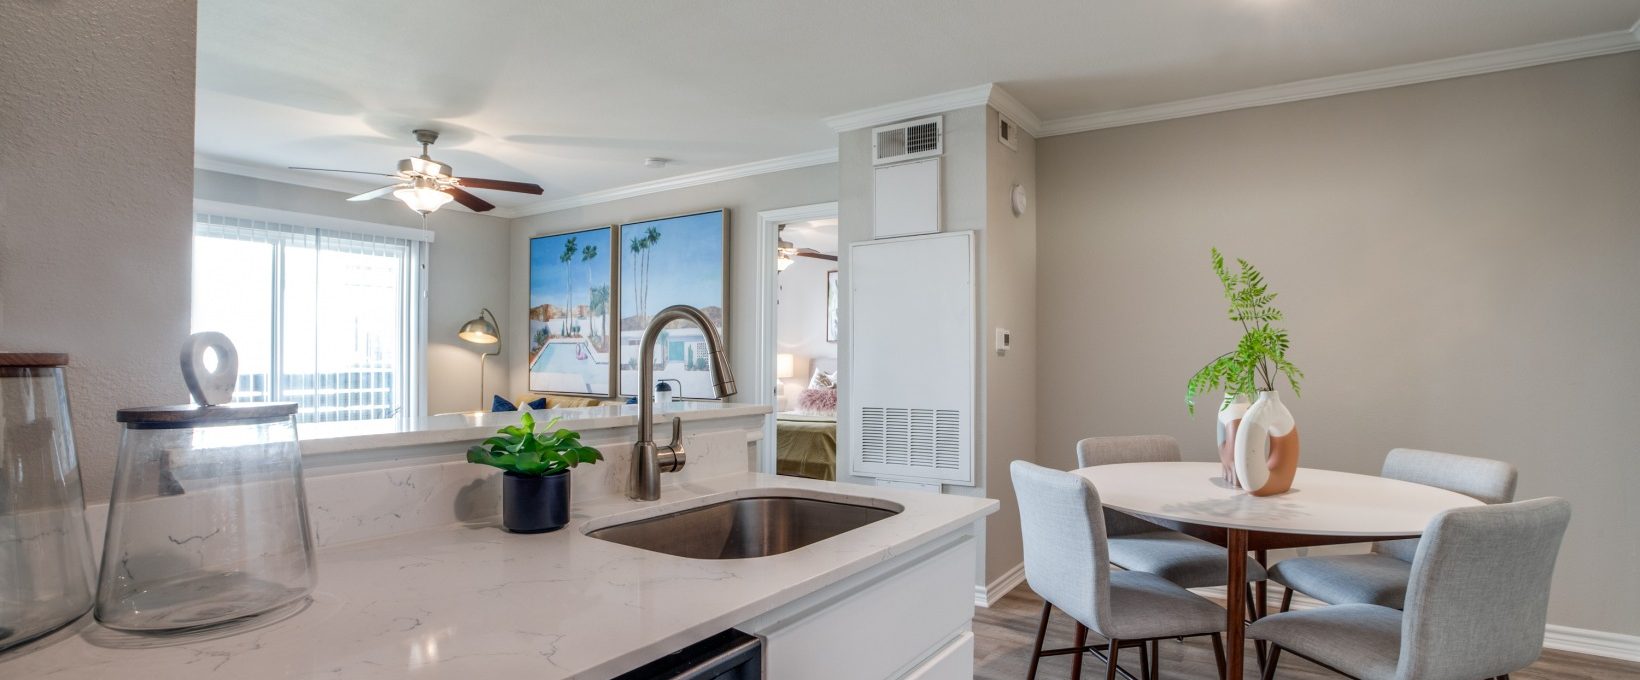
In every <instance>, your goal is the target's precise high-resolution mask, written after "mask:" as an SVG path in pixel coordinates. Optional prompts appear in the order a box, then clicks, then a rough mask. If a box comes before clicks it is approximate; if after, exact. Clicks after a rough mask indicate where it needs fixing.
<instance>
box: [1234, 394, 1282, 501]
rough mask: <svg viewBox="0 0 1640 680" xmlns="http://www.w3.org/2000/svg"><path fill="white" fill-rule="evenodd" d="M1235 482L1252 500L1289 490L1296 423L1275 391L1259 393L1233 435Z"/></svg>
mask: <svg viewBox="0 0 1640 680" xmlns="http://www.w3.org/2000/svg"><path fill="white" fill-rule="evenodd" d="M1235 441H1236V451H1235V466H1236V478H1237V480H1239V481H1240V482H1241V487H1242V488H1243V489H1246V490H1247V492H1248V493H1250V494H1252V495H1254V496H1273V495H1275V494H1278V493H1285V492H1286V491H1287V490H1288V489H1291V488H1292V487H1293V477H1294V476H1295V475H1296V474H1297V473H1298V423H1297V422H1296V421H1294V420H1293V413H1292V412H1291V411H1288V410H1287V407H1286V406H1285V405H1283V404H1282V403H1281V395H1280V394H1277V393H1276V392H1275V391H1267V392H1259V393H1258V401H1255V402H1253V405H1252V406H1251V407H1249V408H1248V409H1247V413H1246V415H1244V416H1242V419H1241V426H1240V427H1238V428H1237V429H1236V433H1235Z"/></svg>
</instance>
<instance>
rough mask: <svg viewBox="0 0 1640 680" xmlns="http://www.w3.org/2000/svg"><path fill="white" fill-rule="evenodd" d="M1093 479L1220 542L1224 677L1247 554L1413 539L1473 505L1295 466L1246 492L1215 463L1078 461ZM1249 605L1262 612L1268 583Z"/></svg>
mask: <svg viewBox="0 0 1640 680" xmlns="http://www.w3.org/2000/svg"><path fill="white" fill-rule="evenodd" d="M1075 473H1076V474H1078V475H1081V476H1083V477H1086V478H1087V479H1089V480H1091V481H1092V482H1093V486H1094V488H1096V489H1098V490H1099V498H1100V501H1101V502H1103V503H1104V505H1105V507H1107V508H1112V509H1114V510H1119V511H1121V512H1124V513H1127V514H1130V515H1136V516H1139V517H1141V518H1143V519H1146V520H1148V521H1150V522H1153V523H1155V524H1159V525H1161V526H1163V527H1167V528H1169V529H1173V530H1176V531H1180V532H1183V533H1185V534H1188V535H1190V536H1195V537H1196V538H1200V539H1203V540H1206V541H1209V542H1212V543H1214V544H1217V545H1221V546H1224V548H1225V558H1226V564H1227V565H1228V572H1229V577H1228V578H1227V579H1226V583H1225V598H1224V599H1225V617H1226V619H1225V625H1226V628H1225V648H1226V649H1225V656H1226V665H1227V669H1226V670H1227V671H1228V674H1227V676H1226V677H1228V678H1230V679H1231V680H1240V679H1241V677H1242V667H1243V665H1244V663H1245V662H1244V660H1243V659H1244V654H1245V649H1244V648H1245V646H1246V644H1245V640H1246V626H1247V623H1246V619H1245V618H1244V614H1243V610H1244V609H1246V608H1247V607H1248V603H1247V601H1246V598H1247V559H1246V555H1247V553H1248V552H1249V551H1252V552H1253V553H1254V555H1255V557H1256V558H1257V559H1258V561H1259V563H1260V564H1266V558H1265V555H1266V552H1267V551H1269V550H1275V549H1281V548H1304V547H1311V546H1320V545H1337V544H1342V543H1364V542H1369V541H1381V540H1394V539H1402V538H1417V537H1418V536H1419V535H1421V534H1423V533H1424V527H1426V526H1428V525H1429V521H1430V520H1431V519H1433V518H1434V517H1435V516H1436V515H1437V514H1440V513H1441V512H1444V511H1446V510H1451V509H1453V508H1462V507H1469V506H1474V505H1480V504H1481V502H1480V501H1478V500H1475V499H1474V498H1470V497H1469V496H1465V495H1463V494H1460V493H1455V492H1452V491H1447V490H1445V489H1438V488H1436V487H1433V486H1425V485H1422V484H1414V483H1412V482H1403V481H1399V480H1394V479H1386V478H1384V477H1374V476H1371V475H1358V474H1352V473H1348V472H1334V471H1332V470H1314V469H1310V468H1299V470H1298V475H1297V477H1296V478H1295V479H1294V481H1293V487H1292V489H1291V490H1290V491H1287V492H1286V493H1282V494H1277V495H1274V496H1264V497H1259V496H1253V495H1251V494H1249V493H1247V492H1246V491H1244V490H1242V489H1239V488H1234V487H1232V486H1230V485H1229V484H1227V483H1226V482H1225V481H1224V478H1223V477H1224V476H1223V472H1222V468H1221V466H1220V464H1219V463H1216V462H1213V463H1120V464H1114V465H1098V466H1094V467H1087V468H1082V469H1079V470H1075ZM1257 591H1258V592H1257V595H1255V596H1254V600H1253V602H1254V607H1253V609H1254V610H1255V613H1256V615H1257V616H1263V615H1264V614H1265V612H1266V609H1267V606H1268V603H1267V597H1266V595H1267V593H1266V590H1265V584H1264V583H1262V582H1261V583H1259V584H1258V588H1257Z"/></svg>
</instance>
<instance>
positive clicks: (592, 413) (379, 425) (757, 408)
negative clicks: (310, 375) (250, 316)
mask: <svg viewBox="0 0 1640 680" xmlns="http://www.w3.org/2000/svg"><path fill="white" fill-rule="evenodd" d="M769 410H770V409H769V407H768V406H766V405H763V404H736V403H727V402H716V401H680V402H673V403H672V405H671V406H669V407H667V410H666V412H664V413H657V414H656V422H663V421H662V420H661V419H662V418H667V419H670V418H671V417H672V416H677V417H680V418H682V419H683V420H684V421H685V422H688V421H695V420H706V419H713V418H733V417H737V416H756V415H763V414H765V413H768V412H769ZM530 413H532V414H533V415H534V416H535V419H536V422H538V423H541V424H542V425H545V424H546V423H547V421H549V420H551V419H553V418H560V419H561V420H560V421H559V423H558V426H559V427H567V428H569V429H572V430H579V431H582V432H585V431H587V430H601V429H610V428H617V427H634V426H636V425H637V424H638V406H637V405H636V404H621V405H615V406H593V407H588V408H569V409H547V410H543V411H530ZM522 415H523V412H521V411H504V412H501V413H485V412H473V413H446V414H442V415H436V416H426V417H420V418H395V419H391V420H371V421H364V422H353V423H306V424H303V425H300V426H298V427H297V436H298V437H299V438H300V439H301V442H302V454H303V455H309V456H311V455H323V454H331V453H345V452H351V451H365V450H370V449H385V448H402V447H408V446H424V445H428V444H448V443H454V442H466V441H472V442H478V441H481V440H483V439H484V438H486V437H489V436H490V435H492V434H495V431H496V429H498V428H500V427H502V426H504V425H514V424H517V423H518V419H519V417H520V416H522ZM657 431H660V430H659V429H657Z"/></svg>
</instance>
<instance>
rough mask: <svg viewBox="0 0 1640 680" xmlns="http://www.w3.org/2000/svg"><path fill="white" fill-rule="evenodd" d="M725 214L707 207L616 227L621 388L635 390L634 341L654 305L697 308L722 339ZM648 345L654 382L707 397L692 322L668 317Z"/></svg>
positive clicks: (706, 373) (706, 376)
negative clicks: (652, 357)
mask: <svg viewBox="0 0 1640 680" xmlns="http://www.w3.org/2000/svg"><path fill="white" fill-rule="evenodd" d="M728 219H729V211H727V210H713V211H710V212H702V213H694V214H690V215H679V216H676V217H664V218H660V219H654V220H646V221H643V222H633V223H630V224H623V225H621V227H620V234H619V236H618V244H619V246H620V248H621V259H620V274H619V278H620V285H619V289H618V293H617V297H618V299H619V300H620V307H621V313H620V337H621V342H620V347H618V348H617V349H616V355H617V356H618V357H619V361H620V367H621V370H620V376H621V377H620V385H621V394H623V395H630V394H634V393H635V392H636V389H637V386H638V345H639V344H640V343H641V342H642V341H643V331H644V328H645V327H647V326H648V325H649V319H650V317H651V316H653V315H654V314H655V313H656V312H659V311H660V310H662V309H665V308H667V307H669V306H671V305H678V304H683V305H692V306H695V307H699V308H700V309H701V311H703V312H705V313H706V317H707V318H709V319H711V320H712V321H713V323H714V325H716V326H717V330H718V332H719V333H720V334H722V335H723V338H724V340H725V342H727V340H728V337H729V326H728V310H727V307H728V299H729V273H728V272H729V269H728V252H729V236H728V234H729V230H728ZM656 348H657V349H656V351H655V379H656V380H662V379H673V380H677V381H678V383H679V384H681V385H682V386H683V389H682V392H681V394H679V395H678V396H681V397H684V398H687V399H710V398H712V397H713V393H712V374H711V371H710V369H709V368H708V367H707V358H706V339H705V336H704V335H703V334H702V333H701V330H700V329H699V328H696V327H695V326H693V325H691V324H688V323H687V322H674V323H672V324H670V325H668V326H667V327H666V329H665V331H664V332H663V333H662V335H661V337H660V340H659V341H658V342H657V343H656Z"/></svg>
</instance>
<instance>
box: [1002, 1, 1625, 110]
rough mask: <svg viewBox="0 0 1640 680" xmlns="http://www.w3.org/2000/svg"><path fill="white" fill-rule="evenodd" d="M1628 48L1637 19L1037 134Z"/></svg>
mask: <svg viewBox="0 0 1640 680" xmlns="http://www.w3.org/2000/svg"><path fill="white" fill-rule="evenodd" d="M1631 50H1640V23H1636V24H1635V25H1634V26H1633V27H1632V28H1630V29H1629V30H1626V31H1612V32H1610V33H1597V34H1594V35H1587V36H1583V37H1580V38H1571V39H1567V40H1556V41H1554V42H1546V43H1538V44H1536V45H1526V46H1524V47H1512V48H1508V49H1502V50H1493V51H1491V52H1480V53H1477V54H1469V55H1464V56H1461V57H1450V58H1447V59H1436V60H1433V61H1425V62H1419V63H1416V64H1406V65H1403V66H1391V67H1388V68H1381V69H1374V70H1371V71H1360V72H1357V73H1348V74H1344V75H1338V76H1328V77H1325V78H1312V79H1310V80H1300V81H1296V82H1291V83H1283V84H1280V85H1271V86H1268V87H1259V88H1254V89H1250V90H1242V91H1239V92H1228V93H1225V94H1216V95H1209V96H1206V97H1197V98H1194V99H1184V100H1180V101H1175V102H1167V103H1164V104H1153V105H1149V106H1138V107H1134V108H1130V109H1121V110H1117V111H1104V112H1100V113H1090V114H1086V115H1081V116H1071V117H1067V118H1058V119H1054V120H1049V121H1045V122H1043V123H1042V128H1041V134H1040V135H1037V136H1049V137H1051V136H1054V135H1068V134H1073V133H1077V132H1087V131H1090V130H1102V129H1105V128H1112V127H1121V126H1124V125H1138V124H1141V123H1154V122H1156V121H1163V120H1172V119H1174V118H1187V117H1190V116H1200V115H1203V114H1209V113H1219V112H1222V111H1233V110H1235V109H1246V108H1252V107H1256V106H1269V105H1271V104H1283V103H1286V102H1295V101H1302V100H1305V99H1319V98H1321V97H1331V96H1334V95H1340V94H1349V93H1351V92H1364V91H1367V90H1378V89H1383V88H1388V87H1398V86H1401V85H1413V84H1417V83H1427V82H1430V81H1434V80H1445V79H1447V78H1461V77H1463V76H1473V75H1480V74H1483V73H1493V72H1496V71H1507V70H1510V69H1517V68H1526V67H1529V66H1539V65H1542V64H1552V63H1555V62H1560V61H1571V60H1573V59H1583V58H1585V57H1597V56H1601V55H1605V54H1616V53H1618V52H1628V51H1631ZM1016 122H1018V121H1016ZM1020 127H1024V124H1023V123H1020Z"/></svg>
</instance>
